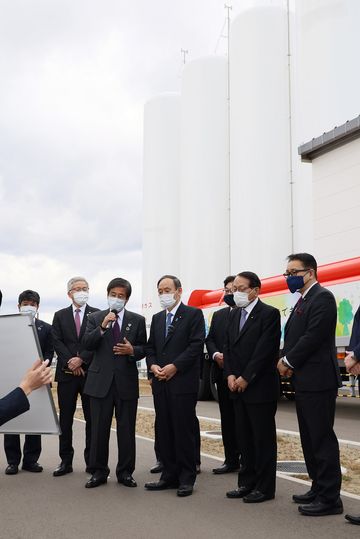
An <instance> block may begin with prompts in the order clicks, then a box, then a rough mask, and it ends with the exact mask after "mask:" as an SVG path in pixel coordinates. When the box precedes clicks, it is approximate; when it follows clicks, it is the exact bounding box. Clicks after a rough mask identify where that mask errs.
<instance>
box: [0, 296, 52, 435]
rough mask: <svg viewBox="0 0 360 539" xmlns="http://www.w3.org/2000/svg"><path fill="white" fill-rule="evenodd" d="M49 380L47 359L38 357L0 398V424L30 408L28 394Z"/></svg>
mask: <svg viewBox="0 0 360 539" xmlns="http://www.w3.org/2000/svg"><path fill="white" fill-rule="evenodd" d="M0 303H1V298H0ZM50 382H51V369H50V367H49V360H45V361H41V359H38V360H37V361H35V363H34V364H33V366H32V367H31V369H29V370H28V371H27V372H26V373H25V376H24V378H23V379H22V381H21V382H20V384H19V387H17V388H15V389H13V390H12V391H10V393H8V394H7V395H6V396H5V397H3V398H2V399H0V425H3V424H4V423H7V422H8V421H10V419H14V417H17V416H18V415H21V414H23V413H24V412H26V411H27V410H28V409H29V408H30V404H29V401H28V398H27V397H28V395H30V393H31V392H32V391H34V389H38V388H39V387H41V386H43V385H46V384H50Z"/></svg>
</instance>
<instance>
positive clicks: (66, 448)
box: [57, 374, 91, 466]
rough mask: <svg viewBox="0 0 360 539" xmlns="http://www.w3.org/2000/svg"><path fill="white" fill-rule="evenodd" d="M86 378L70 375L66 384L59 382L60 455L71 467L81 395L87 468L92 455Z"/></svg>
mask: <svg viewBox="0 0 360 539" xmlns="http://www.w3.org/2000/svg"><path fill="white" fill-rule="evenodd" d="M84 385H85V377H84V376H73V375H71V374H69V380H68V381H66V382H58V385H57V395H58V403H59V411H60V413H59V423H60V428H61V434H60V436H59V455H60V458H61V461H62V462H64V463H65V464H67V465H71V464H72V461H73V457H74V448H73V444H72V439H73V432H72V426H73V420H74V414H75V410H76V403H77V398H78V395H81V404H82V409H83V412H84V418H85V422H86V423H85V449H84V459H85V463H86V466H88V465H89V455H90V437H91V422H90V401H89V397H88V396H87V395H84Z"/></svg>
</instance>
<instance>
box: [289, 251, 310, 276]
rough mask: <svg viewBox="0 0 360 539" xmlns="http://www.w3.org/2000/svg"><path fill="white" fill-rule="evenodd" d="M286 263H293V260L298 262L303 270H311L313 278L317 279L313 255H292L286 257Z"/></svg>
mask: <svg viewBox="0 0 360 539" xmlns="http://www.w3.org/2000/svg"><path fill="white" fill-rule="evenodd" d="M287 260H288V262H293V260H300V262H302V264H303V266H304V268H310V269H313V270H314V272H315V277H317V262H316V260H315V258H314V257H313V255H310V254H309V253H294V254H291V255H289V256H288V257H287Z"/></svg>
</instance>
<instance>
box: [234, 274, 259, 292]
mask: <svg viewBox="0 0 360 539" xmlns="http://www.w3.org/2000/svg"><path fill="white" fill-rule="evenodd" d="M237 277H244V278H245V279H247V280H248V281H249V287H250V288H261V281H260V279H259V277H258V276H257V275H256V273H254V272H252V271H242V272H241V273H238V274H237Z"/></svg>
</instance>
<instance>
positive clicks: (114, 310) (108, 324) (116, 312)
mask: <svg viewBox="0 0 360 539" xmlns="http://www.w3.org/2000/svg"><path fill="white" fill-rule="evenodd" d="M110 312H111V313H114V314H115V316H117V315H118V312H119V311H117V310H116V309H110ZM112 323H113V320H110V322H108V323H107V325H106V328H105V330H107V329H110V328H111V324H112Z"/></svg>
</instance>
